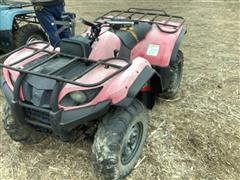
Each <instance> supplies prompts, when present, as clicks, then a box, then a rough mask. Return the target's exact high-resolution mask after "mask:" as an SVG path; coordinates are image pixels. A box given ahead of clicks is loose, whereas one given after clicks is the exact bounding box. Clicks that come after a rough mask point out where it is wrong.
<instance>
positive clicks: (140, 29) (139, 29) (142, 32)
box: [133, 23, 152, 41]
mask: <svg viewBox="0 0 240 180" xmlns="http://www.w3.org/2000/svg"><path fill="white" fill-rule="evenodd" d="M151 28H152V25H150V24H148V23H138V24H135V25H134V26H133V29H134V32H135V33H136V35H137V39H138V41H141V40H143V39H144V38H145V36H146V34H147V33H148V32H149V31H150V30H151Z"/></svg>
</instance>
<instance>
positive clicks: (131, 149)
mask: <svg viewBox="0 0 240 180" xmlns="http://www.w3.org/2000/svg"><path fill="white" fill-rule="evenodd" d="M142 133H143V125H142V124H141V123H140V122H138V123H137V124H135V125H133V126H132V127H131V130H130V133H129V135H128V138H127V139H126V142H125V143H124V146H123V148H122V155H121V160H122V163H123V164H124V165H125V164H128V163H129V162H130V161H131V160H132V159H133V158H134V156H135V154H136V153H137V150H138V148H139V145H140V143H141V140H142Z"/></svg>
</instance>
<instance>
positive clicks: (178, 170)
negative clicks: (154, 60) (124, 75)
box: [0, 0, 240, 180]
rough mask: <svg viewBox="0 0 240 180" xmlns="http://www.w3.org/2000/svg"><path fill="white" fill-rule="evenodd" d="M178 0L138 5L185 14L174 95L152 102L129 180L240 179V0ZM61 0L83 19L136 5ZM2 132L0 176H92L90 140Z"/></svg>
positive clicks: (31, 177) (48, 177)
mask: <svg viewBox="0 0 240 180" xmlns="http://www.w3.org/2000/svg"><path fill="white" fill-rule="evenodd" d="M184 2H185V3H182V1H181V2H180V1H177V0H175V1H171V2H170V1H161V3H160V2H156V1H150V2H145V1H141V2H138V3H141V4H143V7H149V5H150V4H151V6H152V5H154V6H156V7H158V6H159V7H160V6H161V7H163V8H165V9H167V10H169V11H170V12H173V13H175V14H180V15H183V16H184V17H186V18H187V22H188V29H189V32H188V35H187V36H186V39H185V41H184V44H183V47H182V48H183V51H184V54H185V69H184V76H183V82H182V86H181V91H180V93H179V96H178V98H177V99H176V100H174V101H166V100H163V99H159V100H158V102H157V104H156V106H155V108H154V110H153V111H152V112H151V117H152V120H151V122H150V127H149V137H148V140H147V143H146V146H145V149H144V153H143V156H142V158H141V159H140V160H139V163H138V165H137V166H136V168H135V170H134V171H133V173H132V174H131V175H130V176H129V177H128V178H127V179H128V180H133V179H137V180H141V179H144V180H146V179H157V180H160V179H161V180H162V179H223V180H226V179H231V180H232V179H239V174H240V166H239V164H240V112H239V107H240V62H239V57H240V54H239V52H240V51H239V50H240V49H239V43H240V39H239V38H240V36H236V33H239V31H238V30H239V14H238V13H237V12H238V7H239V1H229V2H227V1H221V0H219V1H209V2H208V1H203V0H197V1H194V2H193V1H188V0H185V1H184ZM149 3H150V4H149ZM67 4H68V5H69V6H68V9H70V10H71V11H72V10H73V11H75V12H76V13H77V14H78V15H79V16H80V15H81V16H83V14H85V13H87V14H88V16H89V18H92V17H94V16H95V14H97V13H99V12H104V11H105V10H106V9H108V8H110V9H111V8H115V7H117V6H118V7H119V8H126V7H128V6H136V4H135V3H134V1H128V2H127V1H121V2H115V1H106V2H105V1H104V2H103V1H99V2H97V1H95V0H90V1H87V2H86V1H81V2H77V1H69V2H67ZM106 4H107V5H108V6H106ZM156 4H157V5H156ZM237 5H238V6H237ZM89 9H91V10H92V11H91V12H89ZM88 12H89V13H88ZM209 16H210V17H217V18H211V19H209ZM230 17H231V18H230ZM237 23H238V24H237ZM237 29H238V30H237ZM236 42H237V43H236ZM0 135H1V136H0V137H1V139H0V142H1V143H0V179H3V180H5V179H14V180H15V179H43V180H45V179H59V180H61V179H73V180H74V179H86V180H87V179H89V180H92V179H95V178H94V176H93V172H92V166H91V162H90V160H89V158H90V149H91V142H89V141H84V140H83V139H79V140H78V141H77V142H76V143H74V144H67V143H62V142H59V141H57V140H55V139H53V138H48V139H47V140H45V141H44V142H43V143H41V144H38V145H33V146H23V145H20V144H18V143H15V142H13V141H12V140H10V138H9V137H8V136H7V135H6V133H5V132H4V131H3V129H2V128H1V129H0Z"/></svg>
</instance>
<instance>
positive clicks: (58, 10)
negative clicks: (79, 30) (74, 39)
mask: <svg viewBox="0 0 240 180" xmlns="http://www.w3.org/2000/svg"><path fill="white" fill-rule="evenodd" d="M64 12H65V11H64V4H59V5H56V6H54V7H52V13H53V15H54V18H55V19H56V20H58V21H61V20H62V19H61V17H62V15H63V13H64ZM57 28H58V29H60V28H61V26H57ZM59 36H60V38H61V39H63V38H70V36H71V31H70V28H67V29H65V30H64V31H63V32H61V33H60V34H59Z"/></svg>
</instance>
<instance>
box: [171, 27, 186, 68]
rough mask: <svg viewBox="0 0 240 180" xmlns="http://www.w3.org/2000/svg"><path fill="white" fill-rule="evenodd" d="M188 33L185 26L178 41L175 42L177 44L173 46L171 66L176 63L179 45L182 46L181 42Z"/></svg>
mask: <svg viewBox="0 0 240 180" xmlns="http://www.w3.org/2000/svg"><path fill="white" fill-rule="evenodd" d="M186 33H187V28H186V27H183V28H182V30H181V32H180V34H179V36H178V38H177V41H176V43H175V46H174V48H173V51H172V56H171V59H170V66H172V65H173V64H175V63H176V61H177V54H178V50H179V47H180V44H181V42H182V40H183V38H184V36H185V34H186Z"/></svg>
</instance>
